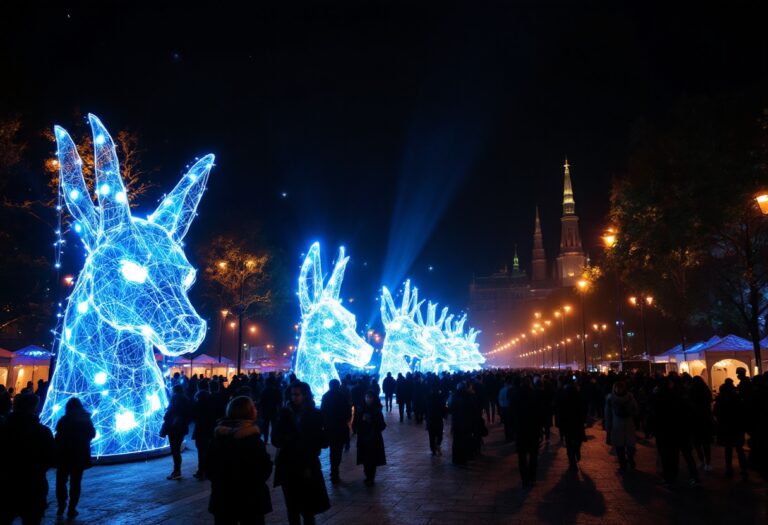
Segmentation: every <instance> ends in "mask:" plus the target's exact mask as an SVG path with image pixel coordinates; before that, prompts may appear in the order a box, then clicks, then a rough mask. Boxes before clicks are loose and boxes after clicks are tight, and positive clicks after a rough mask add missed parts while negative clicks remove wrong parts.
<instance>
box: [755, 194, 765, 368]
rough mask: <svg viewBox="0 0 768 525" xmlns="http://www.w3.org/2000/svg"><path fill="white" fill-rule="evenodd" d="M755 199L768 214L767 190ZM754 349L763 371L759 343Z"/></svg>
mask: <svg viewBox="0 0 768 525" xmlns="http://www.w3.org/2000/svg"><path fill="white" fill-rule="evenodd" d="M755 201H756V202H757V206H758V208H760V213H762V214H763V215H768V191H760V192H758V193H757V194H756V195H755ZM753 346H754V349H755V364H756V365H757V373H758V374H762V373H763V360H762V357H761V355H760V345H753Z"/></svg>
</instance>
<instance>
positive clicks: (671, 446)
mask: <svg viewBox="0 0 768 525" xmlns="http://www.w3.org/2000/svg"><path fill="white" fill-rule="evenodd" d="M677 381H678V380H677V378H676V376H673V375H669V376H667V377H666V378H665V379H664V380H663V381H662V382H661V384H660V385H659V386H658V387H657V388H656V389H655V391H654V393H653V396H652V397H651V404H650V405H651V406H650V408H651V414H650V417H651V421H652V423H651V426H652V428H653V432H654V434H655V435H656V450H657V452H658V454H659V459H660V460H661V469H662V475H663V477H664V484H665V485H666V486H668V487H669V486H671V485H672V484H673V483H674V482H675V481H676V480H677V475H678V463H679V461H680V456H681V455H682V456H683V459H684V460H685V463H686V465H687V466H688V475H689V479H688V483H689V484H690V485H692V486H695V485H698V484H699V473H698V470H697V469H696V462H695V461H694V460H693V448H692V446H691V442H692V437H691V423H690V413H691V410H690V406H689V405H688V404H686V400H685V399H684V398H683V396H682V394H681V392H680V389H679V387H678V385H677Z"/></svg>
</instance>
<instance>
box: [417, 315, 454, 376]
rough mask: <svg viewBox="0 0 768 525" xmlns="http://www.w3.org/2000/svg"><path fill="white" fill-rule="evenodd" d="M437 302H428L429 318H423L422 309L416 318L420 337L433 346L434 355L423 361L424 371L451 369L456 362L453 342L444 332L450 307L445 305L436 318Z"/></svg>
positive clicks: (438, 371)
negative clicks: (419, 328)
mask: <svg viewBox="0 0 768 525" xmlns="http://www.w3.org/2000/svg"><path fill="white" fill-rule="evenodd" d="M436 314H437V304H435V303H432V302H429V303H427V320H426V322H425V321H424V320H423V318H422V316H421V311H419V312H417V314H416V319H417V321H418V323H419V325H420V327H421V335H420V337H422V338H424V339H425V340H426V343H427V344H429V345H431V346H432V350H433V351H432V355H430V356H429V357H427V358H425V359H423V360H422V362H421V370H422V371H424V372H434V373H436V374H438V373H440V372H449V371H451V370H452V369H453V368H452V367H454V366H455V364H456V351H455V350H454V348H453V344H451V341H450V340H449V339H448V338H447V337H446V335H445V332H443V324H444V323H445V319H446V316H447V315H448V307H444V308H443V310H442V312H441V313H440V318H436Z"/></svg>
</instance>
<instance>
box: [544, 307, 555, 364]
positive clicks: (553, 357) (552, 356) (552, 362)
mask: <svg viewBox="0 0 768 525" xmlns="http://www.w3.org/2000/svg"><path fill="white" fill-rule="evenodd" d="M544 325H545V326H546V327H547V329H549V327H550V326H552V321H550V320H549V319H546V320H545V321H544ZM551 340H552V336H550V337H549V338H548V339H547V343H549V342H550V341H551ZM547 348H548V349H551V350H552V355H551V358H552V359H551V365H552V368H555V351H554V349H553V347H551V346H549V344H547Z"/></svg>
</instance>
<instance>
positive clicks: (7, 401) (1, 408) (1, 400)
mask: <svg viewBox="0 0 768 525" xmlns="http://www.w3.org/2000/svg"><path fill="white" fill-rule="evenodd" d="M11 404H12V403H11V394H10V392H8V390H6V388H5V385H0V423H2V422H3V420H4V419H5V418H6V417H7V416H8V414H10V413H11Z"/></svg>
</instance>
